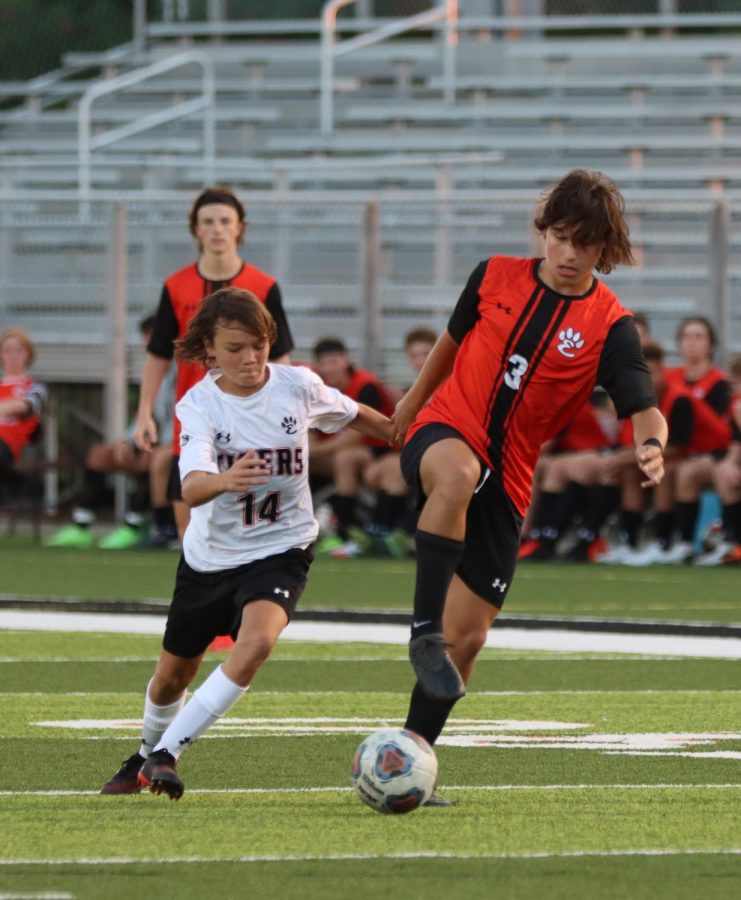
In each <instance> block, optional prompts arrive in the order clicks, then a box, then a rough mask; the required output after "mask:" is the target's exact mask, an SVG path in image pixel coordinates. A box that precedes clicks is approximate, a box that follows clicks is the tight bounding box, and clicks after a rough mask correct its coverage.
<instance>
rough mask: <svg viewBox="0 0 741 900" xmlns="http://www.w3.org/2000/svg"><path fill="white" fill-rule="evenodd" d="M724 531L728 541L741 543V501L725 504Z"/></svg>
mask: <svg viewBox="0 0 741 900" xmlns="http://www.w3.org/2000/svg"><path fill="white" fill-rule="evenodd" d="M723 531H724V532H725V536H726V540H727V541H730V543H732V544H738V543H741V501H740V502H738V503H727V504H723Z"/></svg>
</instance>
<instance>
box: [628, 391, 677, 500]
mask: <svg viewBox="0 0 741 900" xmlns="http://www.w3.org/2000/svg"><path fill="white" fill-rule="evenodd" d="M630 418H631V421H632V422H633V436H634V439H635V445H636V462H637V463H638V468H639V469H640V470H641V472H643V474H644V475H645V476H646V481H643V482H641V487H653V486H654V485H656V484H659V482H660V481H661V480H662V478H663V477H664V455H663V454H664V447H666V441H667V438H668V436H669V428H668V427H667V424H666V419H665V418H664V417H663V416H662V414H661V413H660V412H659V410H658V409H657V408H656V407H655V406H651V407H649V408H648V409H642V410H641V411H640V412H637V413H634V414H633V415H632V416H631V417H630Z"/></svg>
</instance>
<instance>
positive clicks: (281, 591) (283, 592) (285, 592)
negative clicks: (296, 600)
mask: <svg viewBox="0 0 741 900" xmlns="http://www.w3.org/2000/svg"><path fill="white" fill-rule="evenodd" d="M273 593H274V594H283V596H284V597H285V598H286V600H288V597H289V596H290V595H289V593H288V591H285V590H283V588H273Z"/></svg>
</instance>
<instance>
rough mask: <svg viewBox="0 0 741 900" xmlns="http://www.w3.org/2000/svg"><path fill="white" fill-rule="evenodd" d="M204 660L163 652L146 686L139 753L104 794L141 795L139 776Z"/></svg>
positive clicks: (122, 767) (180, 708) (114, 779)
mask: <svg viewBox="0 0 741 900" xmlns="http://www.w3.org/2000/svg"><path fill="white" fill-rule="evenodd" d="M202 658H203V657H202V656H198V657H196V658H195V659H184V658H182V657H180V656H175V655H174V654H172V653H168V651H167V650H162V651H161V653H160V658H159V661H158V662H157V668H156V669H155V673H154V676H153V677H152V679H151V680H150V682H149V684H148V685H147V690H146V692H145V696H144V713H143V716H142V719H143V724H142V742H141V746H140V748H139V750H138V751H137V752H136V753H134V754H132V755H131V756H130V757H129V758H128V759H125V760H124V761H123V763H122V764H121V768H120V769H119V770H118V771H117V772H116V774H115V775H114V776H113V777H112V778H111V779H110V780H109V781H107V782H106V783H105V784H104V785H103V788H102V789H101V794H138V793H139V791H140V789H141V785H140V784H139V772H140V770H141V768H142V766H143V765H144V762H145V761H146V759H147V757H148V756H149V755H150V754H151V753H152V751H153V750H154V748H155V747H156V745H157V744H158V743H159V740H160V738H161V737H162V735H163V734H164V733H165V731H166V730H167V728H168V727H169V725H170V724H171V723H172V722H173V721H174V720H175V718H176V717H177V715H178V713H179V712H180V711H181V710H182V708H183V706H184V705H185V692H186V689H187V687H188V685H189V684H190V683H191V681H192V680H193V679H194V678H195V676H196V673H197V672H198V667H199V666H200V664H201V659H202Z"/></svg>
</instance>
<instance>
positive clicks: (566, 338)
mask: <svg viewBox="0 0 741 900" xmlns="http://www.w3.org/2000/svg"><path fill="white" fill-rule="evenodd" d="M558 339H559V340H560V341H561V343H560V344H559V345H558V352H559V353H561V354H562V355H563V356H567V357H568V358H569V359H573V358H574V357H575V356H576V353H574V350H581V348H582V347H583V346H584V339H583V338H582V336H581V334H580V333H579V332H578V331H574V329H573V328H566V329H564V331H562V332H560V333H559V335H558Z"/></svg>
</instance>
